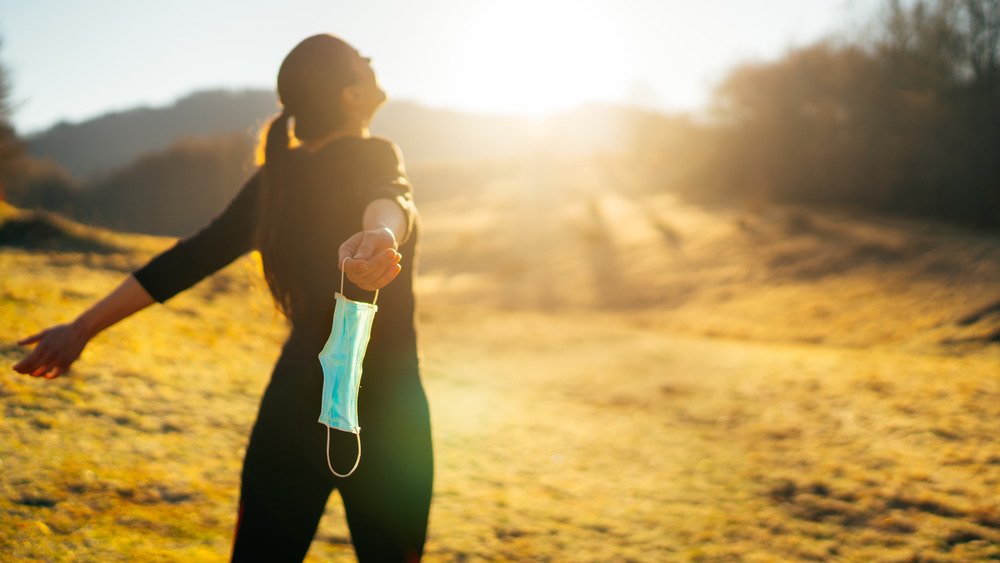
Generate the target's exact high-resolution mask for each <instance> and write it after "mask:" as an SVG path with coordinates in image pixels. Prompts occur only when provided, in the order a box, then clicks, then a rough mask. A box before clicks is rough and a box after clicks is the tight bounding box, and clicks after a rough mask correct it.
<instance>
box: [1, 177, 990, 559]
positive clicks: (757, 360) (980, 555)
mask: <svg viewBox="0 0 1000 563" xmlns="http://www.w3.org/2000/svg"><path fill="white" fill-rule="evenodd" d="M490 170H491V174H484V175H481V176H473V177H472V180H471V181H469V178H464V177H463V176H461V175H458V176H455V178H459V179H463V178H464V179H463V180H462V181H463V182H464V184H463V185H459V186H455V188H456V189H454V190H452V191H451V194H450V195H449V193H448V190H444V189H439V191H438V192H433V193H435V194H437V195H435V197H432V198H427V199H425V200H423V201H421V200H420V199H419V195H418V204H420V206H421V211H422V217H423V225H424V235H425V236H424V239H423V240H424V243H423V254H422V259H421V263H420V278H419V284H418V291H419V299H420V310H419V315H420V330H421V332H420V337H421V347H422V353H423V365H424V381H425V386H426V388H427V391H428V395H429V399H430V403H431V412H432V417H433V425H434V437H435V448H436V450H435V456H436V464H437V465H436V478H435V479H436V480H435V486H436V489H435V497H434V502H433V507H432V513H431V527H430V535H429V539H428V543H427V558H428V559H429V560H434V561H437V560H441V561H465V560H518V561H520V560H556V561H608V560H613V561H628V560H632V561H675V560H676V561H730V560H746V561H784V560H824V559H838V560H845V561H872V560H879V561H969V560H989V559H994V560H998V559H1000V500H998V499H1000V444H998V441H997V436H998V434H1000V237H997V236H996V235H995V234H992V235H990V234H986V233H975V232H969V231H962V230H958V229H955V228H951V227H946V226H942V225H931V224H926V223H916V222H909V221H904V220H898V219H894V220H889V219H885V218H880V217H859V216H856V215H851V214H847V213H845V212H837V211H834V210H830V211H824V212H821V211H816V210H812V211H808V210H803V209H794V208H785V207H775V206H769V207H764V208H758V209H754V210H752V211H751V210H743V209H739V208H727V207H718V208H705V207H698V206H694V205H692V204H689V203H684V202H682V201H679V200H677V199H676V198H674V197H673V196H671V195H669V194H664V193H658V192H657V191H655V190H652V189H650V182H649V180H648V179H647V178H643V177H640V176H636V175H633V174H631V173H629V172H628V168H627V167H626V166H624V165H623V164H622V163H618V162H615V161H613V160H607V161H604V160H600V159H594V160H590V161H585V162H583V161H559V160H539V161H536V162H529V163H521V164H514V165H511V166H508V167H503V166H501V167H494V168H490ZM418 172H419V170H414V171H413V176H414V178H415V184H416V185H417V189H418V194H419V190H420V189H421V185H422V184H421V183H420V180H419V176H418ZM425 176H426V179H425V180H424V181H425V182H430V181H431V180H432V179H433V174H432V173H430V172H428V173H426V175H425ZM3 213H4V215H3V217H2V218H0V221H5V222H4V223H3V224H2V225H0V292H2V293H0V341H2V342H0V357H2V360H3V362H4V364H5V365H7V366H10V365H13V364H14V363H16V361H18V360H19V359H20V358H21V357H23V355H24V354H25V353H26V349H23V348H21V347H18V346H16V345H15V344H14V341H16V340H17V339H19V338H22V337H24V336H26V335H28V334H32V333H34V332H35V331H37V330H38V329H40V328H44V327H46V326H49V325H51V324H56V323H59V322H68V321H70V320H72V319H73V318H74V317H75V315H76V314H78V313H79V312H81V311H82V310H84V309H85V308H86V307H87V306H88V305H89V304H90V303H91V302H92V301H94V300H95V299H97V298H99V297H101V296H102V295H103V294H104V293H105V292H107V291H109V290H111V289H112V288H114V286H115V285H116V284H117V283H118V282H119V281H121V278H122V277H123V276H124V275H126V274H127V273H128V272H129V271H131V270H132V269H134V268H135V267H138V266H139V265H141V264H142V263H143V262H144V261H145V260H147V259H148V258H149V257H151V256H152V255H153V254H154V253H155V252H157V251H159V250H160V249H163V248H165V247H167V246H169V245H170V244H171V240H170V239H166V238H158V237H145V236H138V235H127V234H122V233H110V232H105V231H101V230H98V229H94V228H89V227H88V228H84V227H79V226H76V225H73V224H69V223H65V222H58V221H57V222H55V223H52V222H48V221H45V220H40V219H38V218H35V219H30V217H29V218H27V219H26V217H27V216H26V215H24V214H23V213H20V212H18V211H16V210H13V209H10V208H5V209H4V210H3ZM255 258H256V254H251V255H248V256H247V257H245V258H241V259H240V260H238V261H237V262H235V263H234V264H232V265H231V266H229V267H228V268H226V269H225V270H223V271H222V272H219V273H218V274H216V275H215V276H213V277H211V278H209V279H207V280H205V281H203V282H202V283H200V284H198V285H196V286H195V287H194V288H192V289H191V290H189V291H188V292H186V293H183V294H181V295H179V296H177V297H176V298H174V299H173V300H171V301H170V302H168V303H167V304H166V305H154V306H153V307H150V308H149V309H147V310H145V311H142V312H141V313H139V314H138V315H136V316H134V317H132V318H129V319H127V320H125V321H124V322H122V323H120V324H119V325H117V326H114V327H112V328H111V329H109V330H107V331H106V332H104V333H102V334H101V335H99V336H98V337H97V338H96V339H95V340H93V341H92V342H91V343H90V345H89V346H88V348H87V349H86V350H85V352H84V355H83V356H82V357H81V359H80V360H79V361H78V362H77V363H76V364H74V366H73V369H72V370H71V372H70V373H69V374H67V375H65V376H62V377H60V378H58V379H56V380H52V381H47V380H43V379H32V378H29V377H27V376H23V375H21V374H18V373H16V372H14V371H13V370H10V369H9V367H8V368H6V371H5V372H4V375H3V376H2V377H0V407H2V410H0V416H2V418H0V554H2V557H0V558H2V559H12V558H13V559H24V560H39V561H50V560H56V561H62V560H96V561H107V560H130V561H131V560H134V561H200V560H205V561H220V560H225V558H226V557H227V556H228V550H229V545H230V541H231V532H232V529H233V525H234V522H235V508H236V502H237V494H238V485H239V470H240V463H241V461H242V453H243V452H242V448H243V447H244V446H245V443H246V438H247V435H248V432H249V430H250V425H251V424H252V422H253V418H254V414H255V412H256V407H257V403H258V401H259V398H260V394H261V393H262V391H263V389H264V386H265V384H266V382H267V377H268V376H269V374H270V370H271V368H272V366H273V363H274V361H275V359H276V358H277V355H278V352H279V348H280V345H281V343H282V342H283V338H284V337H285V335H286V328H285V327H284V325H283V323H282V321H281V320H280V319H279V318H277V317H276V316H275V315H274V313H273V312H272V309H271V304H270V302H269V299H268V296H267V294H266V291H265V288H264V286H263V282H262V278H261V277H260V275H259V273H258V269H259V264H258V263H257V262H256V261H255ZM352 558H353V554H352V550H351V547H350V542H349V536H348V531H347V527H346V525H345V522H344V519H343V515H342V511H341V507H340V505H339V500H338V499H337V498H336V494H334V496H333V497H331V501H330V503H329V505H328V510H327V513H326V515H325V517H324V519H323V521H322V523H321V526H320V529H319V531H318V532H317V535H316V539H315V541H314V542H313V546H312V549H311V551H310V554H309V557H308V560H311V561H325V560H333V561H342V560H343V561H347V560H351V559H352Z"/></svg>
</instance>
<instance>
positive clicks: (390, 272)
mask: <svg viewBox="0 0 1000 563" xmlns="http://www.w3.org/2000/svg"><path fill="white" fill-rule="evenodd" d="M401 258H402V255H401V254H399V253H398V252H396V251H395V250H393V249H391V248H387V249H385V250H383V251H382V252H379V253H378V254H376V255H375V256H374V257H373V258H372V259H371V260H370V261H369V262H368V263H367V264H365V263H364V262H361V261H353V260H352V261H348V263H347V269H346V270H345V271H344V273H346V274H347V277H348V278H349V279H350V280H351V281H352V282H354V284H355V285H357V286H358V287H360V288H362V289H365V290H368V291H373V290H375V289H379V288H381V287H383V286H385V285H386V284H388V283H389V282H390V281H392V280H393V279H395V277H396V275H398V274H399V270H401V269H402V268H401V267H400V266H399V261H400V259H401Z"/></svg>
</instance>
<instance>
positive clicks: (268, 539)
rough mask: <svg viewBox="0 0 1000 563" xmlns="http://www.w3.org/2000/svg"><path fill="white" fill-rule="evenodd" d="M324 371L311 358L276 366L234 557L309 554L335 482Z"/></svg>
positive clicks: (251, 456) (249, 463) (245, 485)
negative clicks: (328, 453) (322, 411)
mask: <svg viewBox="0 0 1000 563" xmlns="http://www.w3.org/2000/svg"><path fill="white" fill-rule="evenodd" d="M317 369H318V363H317ZM316 378H317V374H316V373H315V371H314V370H313V369H312V368H311V366H310V365H309V364H296V363H293V362H289V361H282V360H279V362H278V364H277V365H276V366H275V370H274V373H273V374H272V378H271V382H270V383H269V384H268V387H267V389H266V390H265V392H264V396H263V398H262V399H261V405H260V409H259V411H258V414H257V420H256V421H255V423H254V426H253V430H252V431H251V434H250V441H249V443H248V444H247V451H246V455H245V457H244V462H243V472H242V479H241V486H240V509H239V510H240V514H239V520H238V525H237V530H236V533H235V538H234V547H233V558H234V560H270V561H286V560H287V561H291V560H295V561H301V560H302V557H303V556H304V555H305V553H306V552H307V551H308V549H309V545H310V543H311V542H312V538H313V535H314V534H315V532H316V526H317V525H318V523H319V520H320V517H321V516H322V514H323V510H324V508H325V506H326V502H327V499H328V498H329V495H330V492H331V491H332V489H333V486H334V481H333V478H332V476H330V475H329V474H328V472H327V469H326V461H325V459H326V458H325V447H326V434H325V427H324V426H323V425H322V424H320V423H319V422H318V421H317V419H318V416H319V404H320V398H319V393H320V389H318V388H317V380H316ZM318 383H319V386H320V387H321V386H322V380H321V378H320V379H319V381H318ZM312 403H315V405H313V404H312Z"/></svg>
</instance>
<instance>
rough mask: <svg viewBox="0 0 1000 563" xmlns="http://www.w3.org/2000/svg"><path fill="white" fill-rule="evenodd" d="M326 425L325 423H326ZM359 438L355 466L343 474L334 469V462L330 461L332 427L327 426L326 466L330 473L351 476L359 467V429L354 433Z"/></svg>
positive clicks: (338, 475)
mask: <svg viewBox="0 0 1000 563" xmlns="http://www.w3.org/2000/svg"><path fill="white" fill-rule="evenodd" d="M324 426H325V425H324ZM354 435H355V436H357V438H358V457H357V458H355V460H354V467H352V468H351V470H350V471H348V472H347V474H346V475H341V474H340V473H337V472H336V471H334V469H333V464H331V463H330V427H329V426H327V427H326V466H327V467H329V468H330V473H333V474H334V475H336V476H337V477H350V476H351V475H353V474H354V471H355V470H356V469H357V468H358V464H360V463H361V431H360V430H359V431H358V432H357V433H355V434H354Z"/></svg>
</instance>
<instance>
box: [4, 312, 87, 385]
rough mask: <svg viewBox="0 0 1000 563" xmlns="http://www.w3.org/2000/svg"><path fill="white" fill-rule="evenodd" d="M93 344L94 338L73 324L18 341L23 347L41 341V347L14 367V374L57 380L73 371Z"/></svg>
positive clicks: (36, 348) (62, 325)
mask: <svg viewBox="0 0 1000 563" xmlns="http://www.w3.org/2000/svg"><path fill="white" fill-rule="evenodd" d="M89 341H90V336H89V335H88V334H86V333H85V332H84V331H83V330H82V329H81V328H79V327H78V326H76V325H74V324H72V323H69V324H61V325H56V326H52V327H49V328H47V329H45V330H43V331H41V332H39V333H37V334H33V335H32V336H29V337H27V338H22V339H21V340H18V341H17V343H18V345H21V346H26V345H28V344H31V343H32V342H37V343H38V345H37V346H35V349H34V350H32V352H31V354H29V355H28V356H27V357H25V358H24V359H22V360H21V361H20V362H18V363H17V364H15V365H14V371H17V372H19V373H24V374H28V375H31V376H32V377H39V376H44V377H45V378H46V379H55V378H56V377H59V376H60V375H62V374H63V373H66V371H68V370H69V367H70V365H72V364H73V362H75V361H76V359H77V358H79V357H80V353H81V352H83V348H84V346H86V345H87V342H89Z"/></svg>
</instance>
